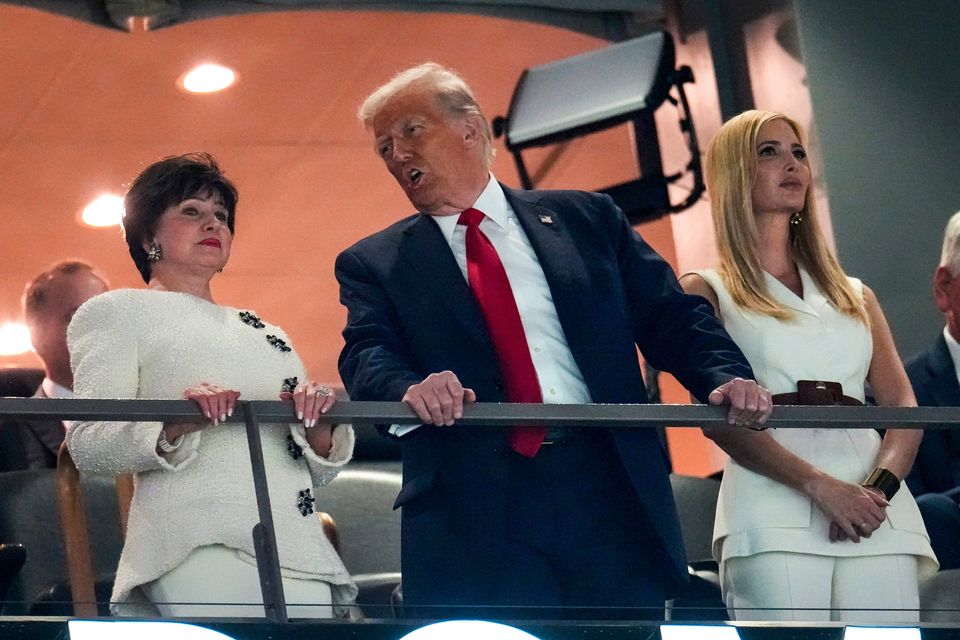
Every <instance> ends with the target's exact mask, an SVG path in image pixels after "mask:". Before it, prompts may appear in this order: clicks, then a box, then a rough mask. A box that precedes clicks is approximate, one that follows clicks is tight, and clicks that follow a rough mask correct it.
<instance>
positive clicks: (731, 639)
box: [660, 624, 740, 640]
mask: <svg viewBox="0 0 960 640" xmlns="http://www.w3.org/2000/svg"><path fill="white" fill-rule="evenodd" d="M660 638H661V640H740V634H739V633H737V628H736V627H732V626H726V625H701V624H662V625H660Z"/></svg>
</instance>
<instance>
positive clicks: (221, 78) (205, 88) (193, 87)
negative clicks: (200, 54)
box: [180, 64, 237, 93]
mask: <svg viewBox="0 0 960 640" xmlns="http://www.w3.org/2000/svg"><path fill="white" fill-rule="evenodd" d="M236 80H237V74H236V73H235V72H234V70H233V69H231V68H229V67H224V66H223V65H219V64H201V65H200V66H198V67H194V68H193V69H191V70H190V71H188V72H187V73H186V74H184V76H183V78H182V79H181V80H180V85H181V86H182V87H183V88H184V89H186V90H187V91H189V92H190V93H214V92H215V91H223V90H224V89H226V88H227V87H229V86H230V85H232V84H233V83H234V82H236Z"/></svg>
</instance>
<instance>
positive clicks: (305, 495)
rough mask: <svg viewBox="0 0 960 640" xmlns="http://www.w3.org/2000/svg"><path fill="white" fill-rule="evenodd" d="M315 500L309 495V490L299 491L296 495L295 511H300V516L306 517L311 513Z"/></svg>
mask: <svg viewBox="0 0 960 640" xmlns="http://www.w3.org/2000/svg"><path fill="white" fill-rule="evenodd" d="M316 501H317V499H316V498H314V497H313V496H311V495H310V489H301V490H300V493H298V494H297V509H300V515H302V516H304V517H306V516H308V515H310V514H311V513H313V503H314V502H316Z"/></svg>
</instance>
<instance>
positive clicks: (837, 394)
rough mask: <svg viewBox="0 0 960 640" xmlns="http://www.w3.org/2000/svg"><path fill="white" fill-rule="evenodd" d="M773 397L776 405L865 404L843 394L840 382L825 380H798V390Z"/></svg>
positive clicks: (828, 405) (825, 405) (824, 405)
mask: <svg viewBox="0 0 960 640" xmlns="http://www.w3.org/2000/svg"><path fill="white" fill-rule="evenodd" d="M772 399H773V404H774V405H791V404H793V405H816V406H822V407H831V406H837V405H846V406H851V407H854V406H863V403H862V402H860V401H859V400H857V399H856V398H851V397H850V396H845V395H843V386H842V385H841V384H840V383H839V382H825V381H823V380H797V390H796V391H794V392H791V393H775V394H773V398H772Z"/></svg>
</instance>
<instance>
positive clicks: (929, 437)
mask: <svg viewBox="0 0 960 640" xmlns="http://www.w3.org/2000/svg"><path fill="white" fill-rule="evenodd" d="M933 291H934V297H935V298H936V301H937V308H938V309H940V311H941V312H942V313H943V314H944V317H945V318H946V326H945V327H944V328H943V333H941V334H940V335H939V336H937V339H936V340H935V341H934V343H933V344H932V345H931V346H930V347H928V348H927V349H926V350H924V351H921V352H920V353H918V354H917V355H915V356H914V357H913V358H911V359H910V360H909V361H908V362H907V364H906V369H907V375H908V376H909V377H910V383H911V384H912V385H913V392H914V393H915V394H916V396H917V404H918V405H920V406H928V407H960V384H958V379H960V343H958V340H960V212H957V213H956V214H954V215H953V217H951V218H950V221H949V222H947V228H946V231H945V232H944V237H943V251H942V252H941V255H940V266H938V267H937V270H936V271H935V272H934V276H933ZM907 486H909V487H910V491H912V492H913V495H914V496H916V498H917V506H919V507H920V512H921V514H923V521H924V524H926V526H927V532H928V533H929V534H930V544H931V546H932V547H933V550H934V552H935V553H936V554H937V558H938V559H939V560H940V569H941V570H946V569H957V568H960V504H958V501H960V431H958V430H956V429H943V430H937V429H933V430H930V429H928V430H926V431H925V433H924V436H923V442H921V444H920V450H919V451H918V452H917V460H916V462H914V464H913V470H912V471H911V472H910V475H909V476H907Z"/></svg>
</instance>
